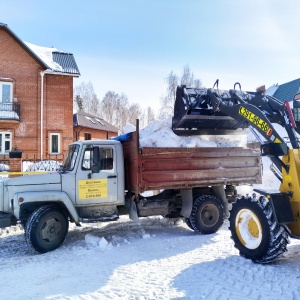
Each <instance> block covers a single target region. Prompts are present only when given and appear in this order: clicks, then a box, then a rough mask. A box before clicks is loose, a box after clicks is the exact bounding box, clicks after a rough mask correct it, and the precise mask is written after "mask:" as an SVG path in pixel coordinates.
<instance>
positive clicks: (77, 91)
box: [74, 82, 99, 116]
mask: <svg viewBox="0 0 300 300" xmlns="http://www.w3.org/2000/svg"><path fill="white" fill-rule="evenodd" d="M74 96H75V101H76V98H77V96H79V97H80V98H81V100H82V103H81V110H82V111H85V112H87V113H89V114H92V115H95V116H97V115H99V100H98V97H97V95H96V93H95V91H94V87H93V85H92V83H91V82H88V83H85V82H82V83H81V84H80V85H79V86H76V87H75V88H74ZM77 99H79V98H77Z"/></svg>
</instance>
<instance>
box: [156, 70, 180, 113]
mask: <svg viewBox="0 0 300 300" xmlns="http://www.w3.org/2000/svg"><path fill="white" fill-rule="evenodd" d="M166 82H167V85H168V87H167V94H166V96H164V97H162V98H161V109H160V112H159V116H160V117H161V118H162V117H166V116H168V115H169V114H171V113H173V106H174V101H175V98H176V88H177V86H178V82H179V78H178V76H177V75H176V74H174V73H173V71H171V73H170V74H169V75H168V77H167V79H166Z"/></svg>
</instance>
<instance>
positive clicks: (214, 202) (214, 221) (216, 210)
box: [188, 195, 224, 234]
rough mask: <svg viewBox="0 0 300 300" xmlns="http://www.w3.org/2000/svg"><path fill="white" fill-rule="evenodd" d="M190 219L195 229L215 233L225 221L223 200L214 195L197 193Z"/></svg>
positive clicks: (204, 232)
mask: <svg viewBox="0 0 300 300" xmlns="http://www.w3.org/2000/svg"><path fill="white" fill-rule="evenodd" d="M189 221H190V225H191V228H192V229H193V230H195V231H198V232H200V233H203V234H210V233H215V232H216V231H217V230H218V229H219V228H220V227H221V226H222V224H223V221H224V208H223V203H222V201H221V200H220V199H219V198H217V197H215V196H213V195H197V196H196V197H195V198H194V204H193V208H192V213H191V216H190V217H189ZM188 226H189V225H188Z"/></svg>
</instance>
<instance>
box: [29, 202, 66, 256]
mask: <svg viewBox="0 0 300 300" xmlns="http://www.w3.org/2000/svg"><path fill="white" fill-rule="evenodd" d="M68 228H69V222H68V218H67V216H66V214H65V213H64V212H63V211H61V210H60V209H59V208H58V207H56V206H53V205H46V206H42V207H40V208H38V209H37V210H35V211H34V212H33V214H32V215H31V216H30V217H29V219H28V221H27V223H26V230H25V237H26V241H27V244H28V245H29V246H30V247H31V248H33V249H34V250H36V251H38V252H40V253H46V252H48V251H52V250H55V249H56V248H58V247H59V246H60V245H61V244H62V243H63V241H64V240H65V238H66V236H67V233H68Z"/></svg>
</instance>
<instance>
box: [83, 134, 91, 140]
mask: <svg viewBox="0 0 300 300" xmlns="http://www.w3.org/2000/svg"><path fill="white" fill-rule="evenodd" d="M83 137H84V140H85V141H89V140H91V139H92V135H91V134H90V133H89V132H85V133H84V136H83ZM87 137H89V139H87Z"/></svg>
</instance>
